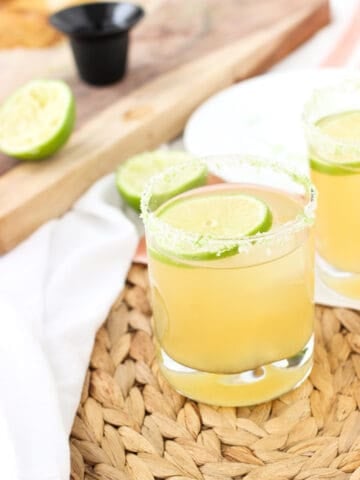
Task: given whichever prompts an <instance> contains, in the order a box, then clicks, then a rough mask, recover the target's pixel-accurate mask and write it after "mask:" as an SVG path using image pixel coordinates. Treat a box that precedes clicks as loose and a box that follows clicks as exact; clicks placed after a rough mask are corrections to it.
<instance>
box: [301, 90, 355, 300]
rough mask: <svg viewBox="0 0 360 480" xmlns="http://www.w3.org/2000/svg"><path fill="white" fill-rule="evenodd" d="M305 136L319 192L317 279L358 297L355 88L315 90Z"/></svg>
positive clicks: (308, 111)
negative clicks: (318, 274)
mask: <svg viewBox="0 0 360 480" xmlns="http://www.w3.org/2000/svg"><path fill="white" fill-rule="evenodd" d="M352 106H353V107H352ZM352 108H355V109H356V108H359V110H354V109H352ZM306 133H307V140H308V144H309V158H310V167H311V177H312V180H313V182H314V184H315V186H316V188H317V190H318V192H319V204H318V212H317V220H316V247H317V251H318V254H319V262H318V263H319V267H320V274H321V278H322V279H323V281H324V282H325V283H326V284H327V285H328V286H330V287H331V288H333V289H334V290H336V291H337V292H338V293H340V294H343V295H346V296H349V297H353V298H360V214H359V193H360V88H358V87H356V86H355V85H354V86H351V85H349V84H347V85H346V86H344V87H338V88H333V89H331V88H328V89H324V90H323V91H319V92H317V93H316V94H315V97H314V98H313V99H312V100H311V101H310V102H309V104H308V106H307V112H306Z"/></svg>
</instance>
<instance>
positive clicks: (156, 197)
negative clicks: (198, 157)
mask: <svg viewBox="0 0 360 480" xmlns="http://www.w3.org/2000/svg"><path fill="white" fill-rule="evenodd" d="M190 160H192V161H194V158H193V157H192V156H190V155H189V154H187V153H185V152H177V151H156V152H145V153H142V154H140V155H135V156H134V157H131V158H129V159H128V160H127V161H126V162H125V163H124V164H123V165H121V166H120V167H119V168H118V170H117V172H116V186H117V189H118V191H119V193H120V195H121V196H122V197H123V198H124V200H125V201H126V202H127V203H128V204H129V205H130V206H131V207H133V208H135V210H138V211H140V198H141V194H142V192H143V190H144V187H145V185H146V183H147V182H148V180H149V179H150V178H151V177H152V176H153V175H156V174H158V173H160V172H162V171H163V170H166V169H167V168H169V167H172V166H175V165H178V164H180V163H184V162H187V161H190ZM206 177H207V169H206V167H205V166H204V165H199V166H198V167H195V168H194V169H192V171H191V172H188V174H187V175H182V176H181V178H180V177H177V178H172V179H167V180H166V181H164V182H162V184H161V185H158V186H157V189H156V191H155V192H153V195H152V203H151V207H152V208H156V207H157V206H159V205H161V203H163V202H164V201H166V200H168V199H169V198H171V197H173V196H175V195H178V194H179V193H181V192H184V191H186V190H188V189H190V188H195V187H199V186H201V185H204V184H205V182H206Z"/></svg>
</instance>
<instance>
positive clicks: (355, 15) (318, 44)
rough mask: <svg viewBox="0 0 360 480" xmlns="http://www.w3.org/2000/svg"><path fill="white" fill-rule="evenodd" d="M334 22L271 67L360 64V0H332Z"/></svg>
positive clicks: (287, 68) (284, 68) (274, 69)
mask: <svg viewBox="0 0 360 480" xmlns="http://www.w3.org/2000/svg"><path fill="white" fill-rule="evenodd" d="M330 4H331V12H332V22H331V23H330V25H328V26H327V27H325V28H323V29H322V30H320V31H319V32H318V33H317V34H316V35H315V36H314V37H313V38H312V39H311V40H309V41H308V42H306V43H305V44H304V45H303V46H301V47H300V48H298V49H297V50H296V51H295V52H294V53H293V54H291V55H290V56H288V57H287V58H286V59H285V60H283V61H282V62H280V63H279V64H277V65H275V66H274V67H273V68H272V70H271V71H277V72H286V71H289V70H295V69H299V68H313V67H318V66H319V65H320V66H322V67H346V68H354V69H356V68H360V0H330Z"/></svg>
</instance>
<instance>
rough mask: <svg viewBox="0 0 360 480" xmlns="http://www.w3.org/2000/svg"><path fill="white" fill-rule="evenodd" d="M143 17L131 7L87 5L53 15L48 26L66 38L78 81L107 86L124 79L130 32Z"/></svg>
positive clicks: (120, 4) (132, 5) (137, 9)
mask: <svg viewBox="0 0 360 480" xmlns="http://www.w3.org/2000/svg"><path fill="white" fill-rule="evenodd" d="M143 15H144V10H143V9H142V8H141V7H140V6H138V5H134V4H132V3H125V2H104V3H87V4H83V5H78V6H75V7H70V8H65V9H63V10H60V11H58V12H56V13H54V14H53V15H52V16H51V17H50V23H51V25H53V26H54V27H55V28H56V29H58V30H60V31H61V32H63V33H65V34H66V35H67V36H68V37H69V39H70V44H71V48H72V51H73V54H74V57H75V62H76V65H77V68H78V70H79V74H80V77H81V78H82V79H83V80H84V81H85V82H87V83H90V84H92V85H107V84H110V83H114V82H116V81H117V80H120V79H121V78H123V76H124V75H125V72H126V64H127V51H128V43H129V35H128V34H129V30H130V29H131V28H132V27H133V26H134V25H135V24H136V23H137V22H138V21H139V20H140V19H141V18H142V17H143Z"/></svg>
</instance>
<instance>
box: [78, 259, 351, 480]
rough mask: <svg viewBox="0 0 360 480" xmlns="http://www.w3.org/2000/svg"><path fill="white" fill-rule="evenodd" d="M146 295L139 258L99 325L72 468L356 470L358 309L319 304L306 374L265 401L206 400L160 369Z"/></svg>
mask: <svg viewBox="0 0 360 480" xmlns="http://www.w3.org/2000/svg"><path fill="white" fill-rule="evenodd" d="M148 299H149V290H148V282H147V272H146V268H145V267H143V266H140V265H136V264H135V265H133V266H132V268H131V270H130V272H129V276H128V283H127V285H126V288H125V290H124V291H123V293H122V294H121V295H120V297H119V298H118V300H117V301H116V302H115V304H114V305H113V307H112V309H111V312H110V314H109V317H108V319H107V321H106V323H105V325H104V326H103V327H102V328H101V329H100V330H99V332H98V334H97V337H96V341H95V346H94V350H93V353H92V357H91V362H90V366H89V370H88V372H87V376H86V380H85V384H84V389H83V393H82V397H81V404H80V406H79V410H78V413H77V416H76V418H75V421H74V425H73V430H72V434H71V454H72V478H73V480H83V479H86V480H135V479H136V480H153V479H171V480H201V479H204V480H230V479H244V480H286V479H288V480H290V479H295V480H315V479H316V480H319V479H325V478H326V479H335V480H345V479H351V480H360V412H359V406H360V380H359V379H360V315H358V314H357V313H355V312H353V311H351V310H346V309H331V308H325V307H317V309H316V339H317V340H316V350H315V366H314V369H313V372H312V374H311V376H310V379H309V380H307V381H306V382H305V383H304V384H303V385H302V386H301V387H299V388H298V389H296V390H294V391H292V392H290V393H287V394H286V395H283V396H282V397H280V398H279V399H278V400H275V401H273V402H268V403H265V404H261V405H258V406H255V407H252V408H237V409H236V408H214V407H210V406H207V405H203V404H197V403H195V402H193V401H190V400H186V399H185V398H184V397H182V396H181V395H179V394H178V393H176V392H174V390H172V389H171V387H170V386H169V385H168V384H167V383H166V381H165V380H164V379H163V378H162V376H161V375H160V374H159V371H158V367H157V364H156V362H155V361H154V346H153V342H152V338H151V337H152V331H151V325H150V316H151V308H150V304H149V300H148Z"/></svg>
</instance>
